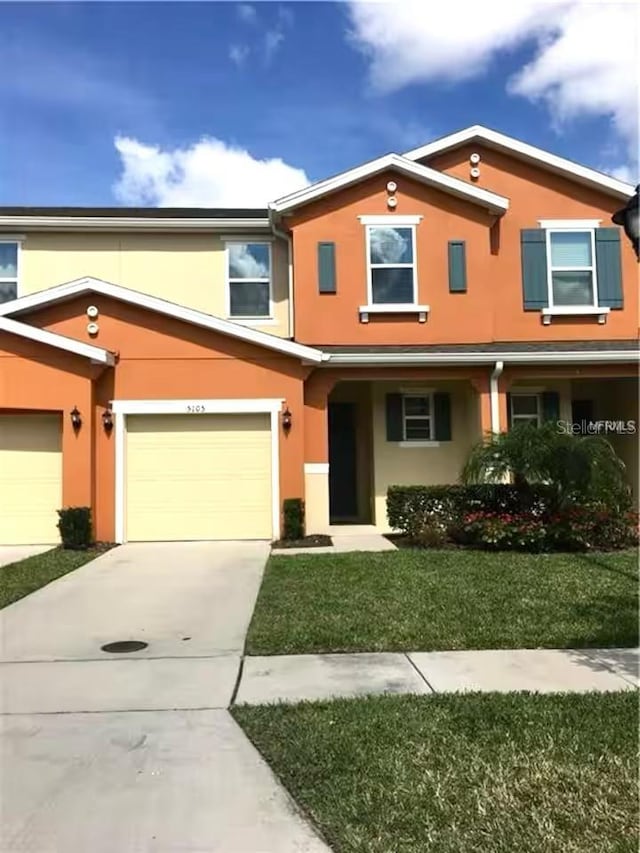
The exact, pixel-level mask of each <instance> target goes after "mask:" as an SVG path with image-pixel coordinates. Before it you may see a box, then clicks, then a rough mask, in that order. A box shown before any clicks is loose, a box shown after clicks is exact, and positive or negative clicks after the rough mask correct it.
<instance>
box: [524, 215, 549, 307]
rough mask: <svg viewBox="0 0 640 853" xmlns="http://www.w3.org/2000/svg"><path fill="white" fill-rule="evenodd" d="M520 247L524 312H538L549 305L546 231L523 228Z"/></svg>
mask: <svg viewBox="0 0 640 853" xmlns="http://www.w3.org/2000/svg"><path fill="white" fill-rule="evenodd" d="M520 247H521V252H522V292H523V299H524V310H525V311H539V310H540V309H541V308H546V307H547V306H548V304H549V291H548V283H547V243H546V231H545V230H544V229H543V228H524V229H523V230H522V231H521V232H520Z"/></svg>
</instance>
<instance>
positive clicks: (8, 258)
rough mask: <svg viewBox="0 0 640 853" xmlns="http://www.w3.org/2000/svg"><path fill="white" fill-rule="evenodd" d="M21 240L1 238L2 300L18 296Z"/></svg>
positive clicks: (0, 283)
mask: <svg viewBox="0 0 640 853" xmlns="http://www.w3.org/2000/svg"><path fill="white" fill-rule="evenodd" d="M19 254H20V242H19V241H18V240H4V239H2V238H0V302H9V301H10V300H11V299H16V298H17V296H18V263H19Z"/></svg>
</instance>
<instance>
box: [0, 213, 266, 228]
mask: <svg viewBox="0 0 640 853" xmlns="http://www.w3.org/2000/svg"><path fill="white" fill-rule="evenodd" d="M0 228H24V229H27V230H31V231H33V230H42V231H46V230H54V231H129V230H131V231H230V230H234V229H239V228H240V229H243V230H245V231H247V230H248V231H250V230H251V229H253V228H258V229H259V228H264V230H265V231H270V230H271V227H270V224H269V219H268V218H266V217H265V218H263V217H260V218H254V219H241V218H238V219H231V218H229V219H213V218H211V219H204V218H187V217H185V218H182V217H175V218H174V217H171V218H168V217H165V218H160V217H159V218H157V219H153V218H151V217H142V216H140V217H136V216H28V215H27V216H15V215H14V216H0Z"/></svg>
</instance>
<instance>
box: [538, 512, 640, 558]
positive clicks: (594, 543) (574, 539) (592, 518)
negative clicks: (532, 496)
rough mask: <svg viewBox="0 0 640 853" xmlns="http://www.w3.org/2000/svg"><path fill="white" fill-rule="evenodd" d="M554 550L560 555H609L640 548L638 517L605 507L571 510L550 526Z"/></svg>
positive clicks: (634, 514)
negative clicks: (635, 547) (590, 551)
mask: <svg viewBox="0 0 640 853" xmlns="http://www.w3.org/2000/svg"><path fill="white" fill-rule="evenodd" d="M548 527H549V538H550V542H551V544H552V546H553V547H554V548H555V549H557V550H559V551H589V550H598V551H610V550H616V549H619V548H631V547H633V546H634V545H637V544H638V514H637V513H635V512H622V513H621V512H619V511H618V510H616V509H613V508H611V507H608V506H605V505H604V504H591V505H587V506H575V507H568V508H566V509H563V510H561V511H559V512H558V513H556V514H555V515H553V516H551V517H550V519H549V522H548Z"/></svg>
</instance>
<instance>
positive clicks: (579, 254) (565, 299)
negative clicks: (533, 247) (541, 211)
mask: <svg viewBox="0 0 640 853" xmlns="http://www.w3.org/2000/svg"><path fill="white" fill-rule="evenodd" d="M547 271H548V284H549V306H550V307H555V306H571V305H573V306H583V307H595V306H597V304H598V295H597V294H598V289H597V279H596V267H595V236H594V230H593V229H592V228H590V229H582V230H578V229H566V230H555V229H549V230H548V231H547Z"/></svg>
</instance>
